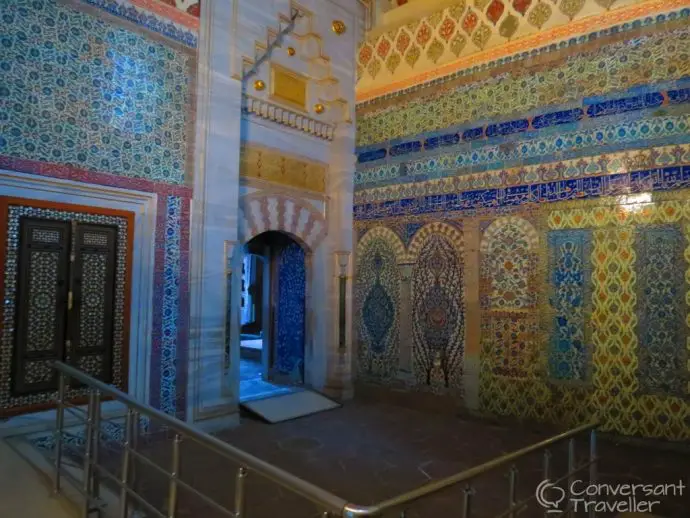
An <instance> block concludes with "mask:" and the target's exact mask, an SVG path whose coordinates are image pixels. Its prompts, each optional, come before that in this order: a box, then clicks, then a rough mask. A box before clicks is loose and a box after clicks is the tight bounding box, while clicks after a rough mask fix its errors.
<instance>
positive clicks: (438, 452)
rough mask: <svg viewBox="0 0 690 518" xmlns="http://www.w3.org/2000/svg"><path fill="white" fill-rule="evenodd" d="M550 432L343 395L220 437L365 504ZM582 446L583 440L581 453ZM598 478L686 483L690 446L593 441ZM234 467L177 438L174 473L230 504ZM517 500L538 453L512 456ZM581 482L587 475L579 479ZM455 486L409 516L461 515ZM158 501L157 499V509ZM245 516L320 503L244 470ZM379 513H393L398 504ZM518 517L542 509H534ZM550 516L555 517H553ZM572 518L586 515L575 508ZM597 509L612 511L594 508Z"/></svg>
mask: <svg viewBox="0 0 690 518" xmlns="http://www.w3.org/2000/svg"><path fill="white" fill-rule="evenodd" d="M554 432H555V430H553V429H551V430H549V429H547V428H542V429H540V430H537V429H528V428H524V427H522V428H518V427H515V426H496V425H491V424H487V423H485V422H479V421H476V420H468V419H461V418H459V417H455V416H451V415H439V414H429V413H424V412H420V411H416V410H412V409H405V408H401V407H398V406H390V405H385V404H381V403H377V404H371V403H362V402H352V403H348V404H347V405H345V406H344V407H343V408H341V409H337V410H333V411H329V412H324V413H321V414H316V415H312V416H309V417H306V418H303V419H298V420H294V421H290V422H285V423H281V424H278V425H267V424H264V423H260V422H257V421H252V420H250V419H244V421H243V424H242V425H241V426H240V427H238V428H236V429H234V430H231V431H227V432H224V433H222V434H221V435H220V437H221V438H222V439H223V440H226V441H228V442H230V443H232V444H234V445H236V446H238V447H240V448H242V449H245V450H246V451H248V452H250V453H252V454H253V455H255V456H257V457H259V458H261V459H263V460H266V461H268V462H271V463H274V464H276V465H278V466H280V467H282V468H284V469H285V470H287V471H289V472H291V473H293V474H295V475H297V476H299V477H301V478H303V479H305V480H307V481H309V482H312V483H314V484H317V485H319V486H320V487H322V488H324V489H327V490H329V491H331V492H333V493H335V494H337V495H339V496H340V497H342V498H345V499H347V500H350V501H354V502H356V503H359V504H370V503H374V502H377V501H380V500H382V499H385V498H389V497H392V496H394V495H397V494H399V493H401V492H404V491H408V490H411V489H413V488H416V487H418V486H420V485H423V484H425V483H427V482H429V481H430V480H433V479H437V478H440V477H445V476H447V475H450V474H453V473H457V472H459V471H461V470H464V469H467V468H470V467H472V466H476V465H477V464H480V463H482V462H485V461H488V460H490V459H492V458H495V457H497V456H500V455H501V454H504V453H507V452H510V451H514V450H516V449H519V448H521V447H524V446H527V445H529V444H532V443H535V442H538V441H539V440H541V439H543V438H545V437H547V436H549V435H550V434H553V433H554ZM587 448H588V446H587V444H586V441H584V440H581V441H580V443H579V444H578V459H579V460H584V459H585V458H586V455H587V451H588V449H587ZM145 451H146V455H147V456H148V457H149V458H150V459H152V460H155V461H156V462H157V463H159V464H160V465H162V466H169V464H170V442H169V441H165V440H160V439H159V440H156V441H153V440H152V441H150V442H148V443H147V444H146V445H145ZM553 453H554V458H553V464H554V468H555V474H556V475H557V476H561V475H562V474H564V473H565V466H566V464H565V459H566V457H567V454H566V448H565V445H563V446H561V447H560V448H556V449H554V451H553ZM600 455H601V461H600V482H602V483H612V484H621V483H645V484H661V483H667V484H670V483H676V484H677V483H678V482H679V480H681V479H682V480H683V481H684V483H685V485H686V486H688V485H690V479H689V478H690V468H688V466H690V453H683V452H678V451H675V452H674V451H664V450H659V449H651V448H649V447H641V446H630V445H623V444H617V443H616V442H613V441H611V440H603V439H602V440H600ZM236 468H237V465H236V464H234V463H233V462H232V461H229V460H226V459H224V458H221V457H219V456H218V455H216V454H213V453H210V452H208V451H206V450H204V449H202V448H200V447H199V446H197V445H195V444H186V443H183V447H182V466H181V478H182V480H184V481H186V482H188V483H190V484H191V485H192V486H193V487H196V488H203V489H204V492H205V493H206V494H208V495H211V496H213V498H215V499H217V500H218V501H219V502H222V503H223V504H225V505H228V506H230V505H231V504H232V499H233V486H234V475H235V470H236ZM517 468H518V470H519V479H518V498H519V499H522V498H526V497H528V496H530V495H533V494H534V491H535V488H536V486H537V485H538V484H539V482H541V480H542V478H543V477H542V471H541V457H539V456H537V457H532V458H530V459H526V460H524V461H521V462H519V463H518V465H517ZM141 480H142V487H141V490H142V491H143V492H144V493H145V494H146V495H147V497H148V498H150V499H152V501H153V502H154V503H155V504H156V505H157V506H163V505H164V502H165V499H166V494H167V482H166V481H165V480H164V479H163V477H161V476H157V475H156V474H155V473H154V472H152V471H151V470H144V471H142V476H141ZM583 480H587V479H586V477H583ZM475 487H476V491H477V493H476V496H475V499H474V504H473V513H472V516H476V517H480V518H483V517H490V516H495V515H496V514H497V513H500V512H501V511H503V510H504V509H505V507H506V502H507V498H508V482H507V477H506V471H505V470H501V471H500V472H496V473H493V474H491V475H489V476H485V477H482V478H481V479H479V480H477V482H476V484H475ZM659 499H660V500H662V502H661V503H660V504H658V505H656V506H654V508H653V509H652V510H653V512H654V514H656V515H659V516H664V517H666V518H687V517H688V510H689V509H690V489H688V488H687V487H686V489H685V494H684V496H682V497H677V498H663V497H659ZM461 502H462V496H461V488H454V489H453V490H447V491H445V492H444V493H442V494H439V495H436V496H435V497H433V498H428V499H426V500H423V501H420V502H417V503H415V504H412V505H411V506H410V507H409V508H408V509H407V511H408V513H407V514H406V515H405V516H406V517H407V518H437V517H438V518H440V517H446V516H447V517H455V516H461ZM161 508H162V507H161ZM247 508H248V513H247V517H248V518H298V517H299V518H309V517H317V516H322V515H321V514H319V509H317V508H316V507H315V506H314V505H312V504H310V503H307V502H305V501H304V500H303V499H301V498H299V497H295V496H293V495H290V494H287V492H285V491H284V490H280V489H278V488H277V487H276V486H275V485H274V484H272V483H269V482H267V481H264V480H261V479H259V478H258V477H252V476H251V475H250V477H249V478H248V481H247ZM178 516H183V517H201V516H203V517H204V518H216V517H220V516H223V515H222V514H220V513H218V512H217V511H214V510H213V509H211V508H209V507H208V506H207V505H204V504H202V503H201V502H199V501H198V500H197V499H196V497H193V496H192V495H191V494H189V493H186V492H184V491H182V492H181V493H180V506H179V514H178ZM385 516H391V517H392V516H395V517H399V516H400V510H398V511H397V512H395V513H390V514H387V515H385ZM520 516H521V517H523V518H524V517H527V518H531V517H533V516H534V517H536V516H539V517H542V516H543V510H540V509H537V508H534V507H533V508H531V509H528V510H526V511H525V512H523V513H521V514H520ZM553 516H557V515H553ZM576 516H586V513H578V514H577V515H576ZM597 516H600V517H605V516H614V514H611V513H609V514H606V513H600V514H598V515H597Z"/></svg>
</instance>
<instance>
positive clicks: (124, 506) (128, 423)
mask: <svg viewBox="0 0 690 518" xmlns="http://www.w3.org/2000/svg"><path fill="white" fill-rule="evenodd" d="M133 416H134V412H132V411H131V410H128V411H127V418H126V420H125V441H124V444H123V445H122V446H123V449H122V478H121V482H122V487H121V488H120V514H119V518H127V514H128V512H129V493H128V492H127V484H129V469H130V468H129V457H130V453H129V449H130V443H131V442H132V426H133V425H132V421H133V419H132V418H133Z"/></svg>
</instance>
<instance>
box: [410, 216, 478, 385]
mask: <svg viewBox="0 0 690 518" xmlns="http://www.w3.org/2000/svg"><path fill="white" fill-rule="evenodd" d="M463 249H464V244H463V235H462V232H461V231H460V230H459V229H457V228H456V227H454V226H452V225H449V224H447V223H442V222H434V223H430V224H428V225H425V226H424V227H422V228H421V229H420V230H419V231H418V232H417V233H416V234H415V236H414V237H413V239H412V242H411V243H410V248H409V255H410V257H411V258H413V260H414V267H413V269H412V275H411V287H410V288H411V292H410V293H411V299H412V314H411V317H412V341H413V349H412V352H413V361H414V369H413V370H414V374H415V378H416V380H417V383H419V384H420V385H422V386H424V385H426V386H428V387H430V388H432V389H433V390H438V389H440V390H457V389H459V388H460V387H461V385H462V373H463V355H464V347H465V344H464V342H465V297H464V289H463V285H464V279H463V277H464V264H463V262H464V254H463Z"/></svg>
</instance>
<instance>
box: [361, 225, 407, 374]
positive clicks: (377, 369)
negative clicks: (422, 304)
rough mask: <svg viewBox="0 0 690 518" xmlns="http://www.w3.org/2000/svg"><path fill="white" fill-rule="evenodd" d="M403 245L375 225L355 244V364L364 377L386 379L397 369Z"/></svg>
mask: <svg viewBox="0 0 690 518" xmlns="http://www.w3.org/2000/svg"><path fill="white" fill-rule="evenodd" d="M404 250H405V249H404V246H403V244H402V241H401V240H400V238H399V237H398V236H397V235H396V234H395V233H394V232H393V231H392V230H390V229H389V228H387V227H375V228H374V229H372V230H370V231H369V232H367V234H365V236H364V237H363V238H362V239H361V240H360V242H359V243H358V245H357V262H356V271H357V276H356V279H355V284H354V296H355V305H354V311H355V315H356V321H357V323H358V324H357V335H358V344H359V346H358V348H357V365H358V371H359V373H360V375H362V376H363V377H365V378H376V379H390V378H391V377H393V376H394V375H395V373H396V372H397V369H398V362H399V353H398V338H399V326H400V302H401V301H400V270H399V266H398V265H399V264H400V259H401V257H403V256H404Z"/></svg>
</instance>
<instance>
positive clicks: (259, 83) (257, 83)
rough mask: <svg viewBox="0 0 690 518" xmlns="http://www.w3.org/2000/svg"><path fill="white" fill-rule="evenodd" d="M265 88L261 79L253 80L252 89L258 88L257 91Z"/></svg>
mask: <svg viewBox="0 0 690 518" xmlns="http://www.w3.org/2000/svg"><path fill="white" fill-rule="evenodd" d="M264 88H266V83H264V82H263V81H262V80H261V79H257V80H256V81H254V89H255V90H258V91H259V92H260V91H261V90H263V89H264Z"/></svg>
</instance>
